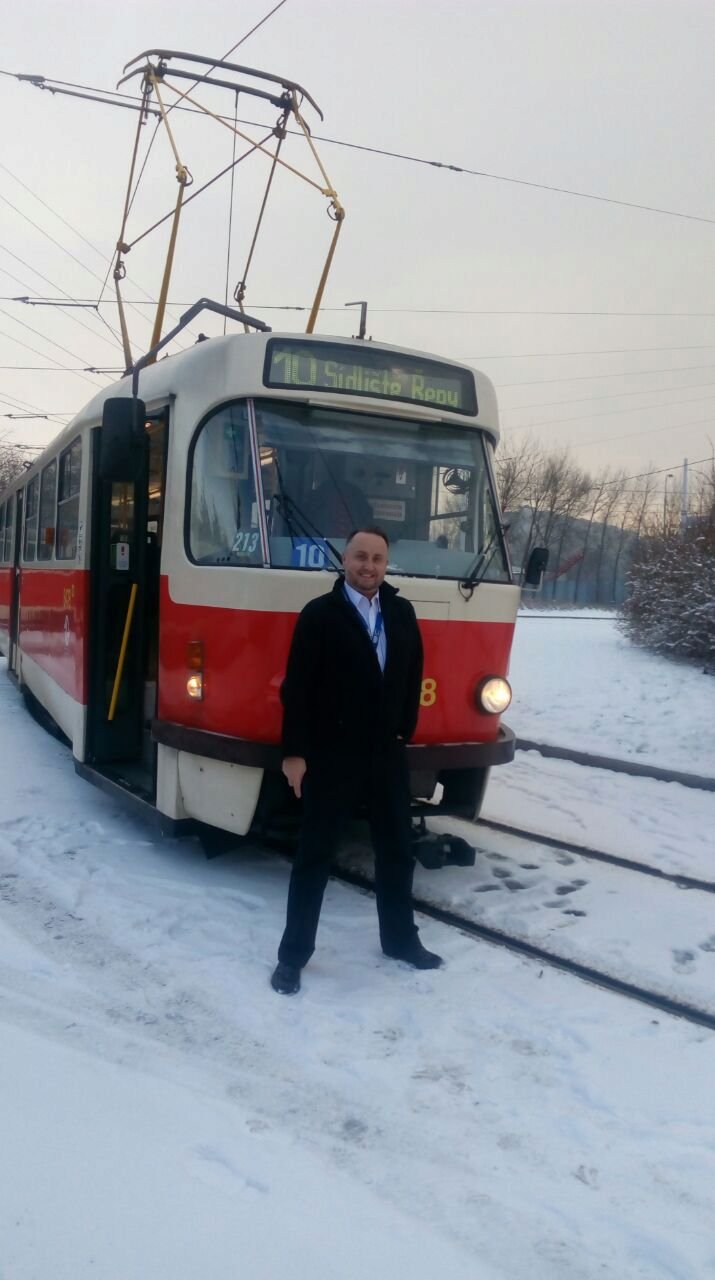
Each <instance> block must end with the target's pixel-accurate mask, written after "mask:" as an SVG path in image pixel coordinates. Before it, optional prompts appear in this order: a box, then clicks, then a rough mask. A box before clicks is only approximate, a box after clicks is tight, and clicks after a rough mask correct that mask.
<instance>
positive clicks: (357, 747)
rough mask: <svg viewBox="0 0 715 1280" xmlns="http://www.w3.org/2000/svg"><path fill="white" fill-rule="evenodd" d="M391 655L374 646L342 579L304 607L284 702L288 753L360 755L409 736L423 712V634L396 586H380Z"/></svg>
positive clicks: (285, 737) (413, 613)
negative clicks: (380, 654) (382, 667)
mask: <svg viewBox="0 0 715 1280" xmlns="http://www.w3.org/2000/svg"><path fill="white" fill-rule="evenodd" d="M380 608H381V610H382V616H383V625H384V628H385V638H386V641H387V659H386V662H385V670H384V672H382V671H381V670H380V664H379V662H378V660H377V655H376V653H375V647H374V645H373V643H372V640H371V638H370V636H369V634H368V631H367V628H366V627H365V625H364V623H363V622H362V620H361V618H360V615H359V614H358V612H357V610H356V608H355V606H354V605H353V604H351V602H350V600H348V598H347V596H346V594H345V588H344V579H343V577H342V576H340V577H339V578H338V580H337V581H336V583H335V586H334V587H333V590H332V591H330V592H328V594H327V595H324V596H319V597H318V598H317V599H316V600H311V601H310V603H309V604H307V605H306V606H305V608H304V609H303V611H302V613H301V614H300V616H299V618H298V621H297V623H296V628H295V631H294V633H293V640H292V643H291V648H290V653H289V655H288V666H287V670H286V677H285V680H284V682H283V685H282V688H281V698H282V701H283V709H284V715H283V755H284V756H303V757H304V758H305V759H307V760H309V759H310V758H311V757H313V758H314V757H315V756H316V755H325V753H326V752H331V751H340V752H342V751H347V752H350V753H352V752H357V753H359V754H362V753H363V752H365V751H371V750H379V749H380V748H383V747H387V746H389V745H390V744H391V743H394V742H395V741H396V740H397V739H398V738H403V739H404V740H405V741H408V739H409V738H411V737H412V734H413V733H414V731H415V726H416V724H417V716H418V713H419V703H420V688H421V683H422V638H421V636H420V631H419V626H418V624H417V618H416V616H415V611H414V609H413V608H412V605H411V604H410V603H409V601H408V600H401V599H400V598H399V596H398V592H397V589H396V588H395V587H391V586H390V585H389V583H386V582H383V584H382V586H381V587H380Z"/></svg>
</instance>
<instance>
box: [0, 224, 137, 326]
mask: <svg viewBox="0 0 715 1280" xmlns="http://www.w3.org/2000/svg"><path fill="white" fill-rule="evenodd" d="M0 249H2V250H3V251H4V252H5V253H9V254H10V257H11V258H15V259H16V260H17V261H18V262H22V264H23V266H26V267H28V269H29V270H30V271H33V272H34V273H35V275H38V276H40V279H42V280H44V281H45V282H46V283H48V284H52V286H53V288H55V289H59V290H60V293H62V294H64V296H65V298H66V299H67V302H68V304H73V303H74V299H73V298H72V296H71V294H69V293H67V292H66V290H65V289H63V288H62V287H61V286H60V285H58V284H54V282H53V281H51V280H49V279H48V277H47V276H44V275H42V272H41V271H38V270H37V269H36V268H35V267H32V266H30V264H29V262H23V259H22V258H20V257H19V256H18V255H17V254H16V253H13V252H12V250H11V249H8V248H7V247H6V246H5V245H4V244H0ZM0 271H2V273H3V275H5V276H8V277H9V279H10V280H14V281H15V283H16V284H19V285H20V286H21V287H22V288H23V289H29V290H30V292H31V293H37V291H36V290H35V289H33V287H32V285H30V284H28V283H27V281H26V280H21V279H20V277H19V276H16V275H13V273H12V271H8V269H7V267H0ZM37 300H38V302H42V301H43V299H42V297H41V295H39V294H38V295H37ZM0 301H3V302H22V303H23V305H25V306H27V305H29V300H28V302H27V303H26V302H25V300H24V299H23V298H17V297H14V298H2V299H0ZM52 305H53V306H56V307H57V310H58V311H61V312H62V313H63V315H67V316H68V317H69V319H70V320H72V322H73V323H74V324H77V325H79V326H80V328H81V329H85V330H86V331H87V333H90V334H91V335H92V337H93V338H97V339H98V340H99V341H100V342H105V343H107V344H108V345H109V346H111V347H113V348H114V349H115V350H116V347H117V343H116V338H115V333H114V330H113V329H112V327H111V325H109V324H108V323H107V321H106V320H105V319H104V316H100V315H99V313H97V318H98V319H99V320H101V321H102V323H103V324H105V325H107V328H108V329H109V332H110V333H111V334H112V341H111V342H110V339H109V338H105V336H104V334H102V333H97V331H96V329H92V328H91V327H90V325H88V324H85V323H84V321H83V320H80V318H79V316H75V315H72V314H70V306H69V305H68V306H63V305H62V302H61V301H60V300H59V299H58V300H57V302H56V303H55V302H53V303H52Z"/></svg>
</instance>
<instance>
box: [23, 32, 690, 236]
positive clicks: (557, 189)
mask: <svg viewBox="0 0 715 1280" xmlns="http://www.w3.org/2000/svg"><path fill="white" fill-rule="evenodd" d="M236 47H237V46H236ZM0 75H4V76H9V77H11V78H12V79H16V80H21V79H23V78H24V79H25V80H28V79H29V77H23V76H22V75H21V74H20V73H18V72H13V71H4V70H0ZM40 81H42V82H43V83H40ZM30 83H33V84H34V85H35V87H37V88H44V87H47V88H48V89H51V86H52V85H53V84H55V85H60V86H62V85H63V86H66V87H67V88H75V89H80V90H83V91H85V92H91V93H99V94H105V93H111V94H112V96H113V97H114V98H116V99H126V100H129V101H132V100H133V101H134V102H138V99H137V98H136V96H135V95H133V94H119V93H116V92H113V91H112V90H104V89H96V88H94V87H92V86H90V85H81V84H80V85H78V84H73V83H72V82H71V81H68V80H57V79H53V78H52V77H47V76H38V77H34V78H33V79H32V80H31V81H30ZM197 83H198V82H197ZM104 102H105V103H106V105H108V106H119V105H121V102H119V101H111V100H110V99H109V98H104ZM174 109H175V110H178V111H185V110H189V108H186V107H181V106H180V105H178V104H177V105H176V106H175V108H174ZM241 123H242V124H248V125H251V126H253V127H255V126H256V125H258V122H257V121H255V120H242V121H241ZM258 127H259V128H260V125H258ZM288 132H289V133H291V134H295V136H300V134H299V133H298V131H297V130H289V131H288ZM312 137H313V138H314V139H315V141H316V142H325V143H327V144H328V145H329V146H335V147H345V148H346V149H348V150H350V151H362V152H365V153H366V154H368V155H377V156H384V157H386V158H387V159H390V160H403V161H405V162H407V163H411V164H418V165H423V166H427V167H429V168H433V169H443V170H445V171H448V172H450V173H459V174H464V175H465V176H467V177H475V178H485V179H487V180H488V181H491V182H505V183H508V184H510V185H514V186H521V187H530V188H531V189H532V190H538V191H550V192H552V193H553V194H555V195H564V196H570V197H571V198H574V199H578V200H592V201H595V202H596V203H598V204H610V205H617V206H619V207H621V208H625V209H636V210H640V211H642V212H646V213H656V214H659V215H661V216H664V217H668V218H683V219H685V220H686V221H689V222H704V223H708V224H709V225H711V226H715V218H709V217H707V216H705V215H703V214H695V213H685V212H684V211H682V210H678V209H664V208H661V207H659V206H657V205H650V204H646V203H644V202H639V201H635V200H619V199H617V198H616V197H615V196H602V195H596V194H595V193H593V192H589V191H577V190H575V189H574V188H571V187H561V186H555V185H553V184H551V183H546V182H534V181H532V180H530V179H527V178H513V177H511V176H508V175H506V174H500V173H491V172H489V171H488V170H486V169H472V168H470V167H469V166H467V165H457V164H451V163H448V162H447V161H444V160H428V159H427V158H426V157H425V156H415V155H410V154H409V153H407V152H402V151H390V150H388V149H387V148H384V147H371V146H367V145H366V144H364V143H358V142H347V141H345V140H344V139H342V138H329V137H327V136H325V135H321V134H317V133H314V134H312Z"/></svg>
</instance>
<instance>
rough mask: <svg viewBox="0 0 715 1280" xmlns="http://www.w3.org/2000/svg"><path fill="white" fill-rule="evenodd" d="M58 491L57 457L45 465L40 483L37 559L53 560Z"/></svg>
mask: <svg viewBox="0 0 715 1280" xmlns="http://www.w3.org/2000/svg"><path fill="white" fill-rule="evenodd" d="M56 491H57V459H56V458H53V460H52V462H50V463H49V464H48V466H46V467H45V469H44V471H43V472H42V481H41V484H40V521H39V529H38V538H37V559H38V560H51V559H52V552H53V551H54V549H55V494H56Z"/></svg>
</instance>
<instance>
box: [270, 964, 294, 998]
mask: <svg viewBox="0 0 715 1280" xmlns="http://www.w3.org/2000/svg"><path fill="white" fill-rule="evenodd" d="M271 986H272V987H273V990H274V991H277V992H278V994H279V995H280V996H294V995H295V994H296V993H297V992H298V991H300V969H296V967H295V965H292V964H283V962H282V961H280V960H279V962H278V964H277V965H276V967H275V969H274V970H273V973H272V974H271Z"/></svg>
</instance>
